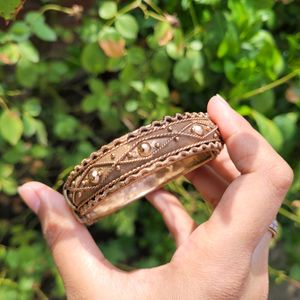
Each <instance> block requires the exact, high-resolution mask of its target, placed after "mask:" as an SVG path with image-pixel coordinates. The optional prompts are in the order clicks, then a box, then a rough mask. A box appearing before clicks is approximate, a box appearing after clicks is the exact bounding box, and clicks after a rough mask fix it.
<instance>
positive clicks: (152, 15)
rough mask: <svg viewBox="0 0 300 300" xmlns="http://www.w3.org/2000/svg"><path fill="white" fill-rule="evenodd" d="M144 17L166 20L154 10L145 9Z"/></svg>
mask: <svg viewBox="0 0 300 300" xmlns="http://www.w3.org/2000/svg"><path fill="white" fill-rule="evenodd" d="M144 13H145V12H144ZM145 17H151V18H152V19H155V20H158V21H161V22H166V19H165V17H163V16H160V15H158V14H156V13H155V12H152V11H147V12H146V13H145Z"/></svg>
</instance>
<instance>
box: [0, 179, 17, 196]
mask: <svg viewBox="0 0 300 300" xmlns="http://www.w3.org/2000/svg"><path fill="white" fill-rule="evenodd" d="M1 183H2V189H3V192H4V193H5V194H7V195H15V194H16V193H17V183H16V181H15V180H14V179H13V178H12V177H8V178H2V179H1Z"/></svg>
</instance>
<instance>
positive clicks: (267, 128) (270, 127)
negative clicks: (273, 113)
mask: <svg viewBox="0 0 300 300" xmlns="http://www.w3.org/2000/svg"><path fill="white" fill-rule="evenodd" d="M252 116H253V118H254V120H255V121H256V123H257V126H258V129H259V131H260V132H261V134H262V135H263V136H264V137H265V138H266V140H267V141H268V142H269V143H270V144H271V145H272V146H273V147H274V148H275V149H276V150H277V151H279V150H280V149H281V147H282V144H283V135H282V133H281V131H280V129H279V128H278V126H277V125H276V124H275V123H274V122H273V121H272V120H270V119H268V118H266V117H265V116H264V115H262V114H261V113H259V112H257V111H255V110H253V111H252Z"/></svg>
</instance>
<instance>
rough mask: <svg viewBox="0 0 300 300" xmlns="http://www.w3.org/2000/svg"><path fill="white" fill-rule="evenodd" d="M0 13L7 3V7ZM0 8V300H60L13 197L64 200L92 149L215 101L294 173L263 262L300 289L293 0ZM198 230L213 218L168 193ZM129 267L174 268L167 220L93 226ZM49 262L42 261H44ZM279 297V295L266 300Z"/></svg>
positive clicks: (132, 212)
mask: <svg viewBox="0 0 300 300" xmlns="http://www.w3.org/2000/svg"><path fill="white" fill-rule="evenodd" d="M2 2H3V1H2ZM21 2H22V1H21V0H11V1H5V3H1V4H0V14H1V15H2V16H3V17H4V18H5V19H10V18H13V20H11V21H10V22H7V21H6V22H5V21H4V18H3V20H2V21H1V22H2V23H0V28H1V31H0V155H1V160H0V207H1V210H0V242H1V244H0V266H1V268H0V298H1V299H32V298H38V299H47V298H51V299H62V298H64V290H63V286H62V282H61V280H60V278H59V276H58V274H57V271H56V269H55V267H54V265H53V262H52V259H51V257H50V255H49V254H48V250H47V247H46V245H45V243H44V241H43V239H42V236H41V233H40V228H39V225H38V222H37V219H36V218H35V217H34V216H33V215H32V214H31V213H30V212H29V210H28V209H27V208H26V207H25V206H24V204H23V203H22V202H21V200H20V198H19V197H18V195H17V191H16V188H17V186H18V185H20V184H22V183H24V182H26V181H29V180H40V181H42V182H44V183H46V184H49V185H50V186H54V187H55V188H57V189H59V188H60V187H61V184H62V182H63V179H64V177H65V176H66V174H67V173H68V172H69V170H70V168H72V166H73V165H74V164H76V163H78V162H79V161H81V159H82V158H84V157H86V156H87V155H88V154H89V153H90V152H92V151H93V150H95V149H97V148H98V147H99V146H100V145H102V144H104V143H106V142H109V141H111V140H112V139H113V138H114V137H117V136H119V135H120V134H122V133H125V132H127V131H128V130H132V129H134V128H136V127H138V126H140V125H142V124H144V123H148V122H150V121H151V120H154V119H160V118H161V117H162V116H164V115H166V114H174V113H176V112H180V111H203V110H205V107H206V103H207V100H208V99H209V98H210V97H211V96H212V95H213V94H215V93H220V94H222V95H223V96H224V97H225V98H226V99H228V100H229V102H230V103H231V105H233V107H234V108H235V109H236V110H238V111H239V112H240V113H241V114H243V115H245V116H246V117H248V118H249V120H250V121H251V122H252V123H253V124H254V125H255V126H257V128H258V129H259V131H260V132H261V133H262V134H263V135H264V136H265V137H266V138H267V139H268V140H269V142H270V143H271V144H272V145H273V147H274V148H275V149H276V150H277V151H278V152H279V153H280V154H281V155H283V156H284V158H285V159H286V160H287V161H288V162H289V163H290V164H291V165H292V167H293V168H294V170H295V181H294V184H293V186H292V188H291V190H290V192H289V194H288V195H287V198H286V200H285V202H284V205H283V207H282V208H281V211H280V215H279V221H280V224H281V234H280V235H279V238H278V240H277V241H276V242H275V244H276V245H275V246H276V248H274V249H273V251H272V253H271V267H270V271H271V275H272V280H273V281H272V285H274V283H275V282H277V283H278V284H282V283H283V282H287V283H288V285H289V291H290V294H286V296H285V297H292V295H291V294H294V295H296V293H297V291H296V288H297V287H300V283H299V281H300V234H299V223H300V200H298V199H300V198H299V196H300V193H299V191H300V163H299V156H300V154H299V153H300V152H299V151H300V143H299V135H300V131H299V116H300V78H299V70H300V55H299V54H300V51H299V50H300V32H299V27H300V22H299V15H300V6H299V5H298V3H297V1H292V0H290V1H289V0H282V1H272V0H266V1H259V0H241V1H235V0H229V1H221V0H181V1H163V0H161V1H150V0H148V1H146V0H144V1H141V0H137V1H47V0H34V1H27V2H25V4H24V7H23V8H22V9H21V10H20V12H19V13H18V15H17V17H16V18H14V13H13V11H14V9H15V8H16V7H17V6H18V5H20V4H21ZM168 188H169V189H171V190H172V191H173V192H174V193H177V194H178V195H179V197H180V198H181V200H182V201H183V202H184V204H185V206H186V208H187V210H188V211H189V212H190V213H191V214H192V215H193V217H194V218H195V219H196V220H197V221H198V222H202V221H204V220H205V219H206V218H207V217H208V215H209V211H208V209H207V207H206V206H205V204H204V203H203V202H202V201H201V199H200V196H199V195H198V194H197V193H195V191H194V190H193V189H192V187H191V186H190V185H189V183H187V182H186V181H184V180H183V179H178V180H177V181H176V182H174V183H171V184H169V185H168ZM91 232H92V234H93V235H94V237H95V239H96V241H97V242H98V243H99V246H100V248H101V249H102V250H103V251H104V253H105V255H106V256H107V257H108V258H109V259H110V260H111V261H113V262H114V263H116V264H117V265H119V266H120V267H122V268H124V269H130V268H132V267H140V266H143V267H147V266H149V267H150V266H155V265H158V264H160V263H163V262H165V261H167V260H168V259H170V257H171V255H172V253H173V251H174V244H173V241H172V239H171V237H170V236H169V234H168V233H167V231H166V229H165V226H164V224H163V222H162V220H161V217H160V216H159V215H158V214H157V213H156V211H155V210H154V209H153V208H152V207H151V206H150V205H149V204H148V203H147V202H146V201H138V202H136V203H134V204H132V205H130V206H129V207H127V208H126V209H124V210H122V211H120V212H119V213H117V214H115V215H113V216H110V217H108V218H106V219H105V220H103V221H101V222H99V223H97V224H96V225H94V226H93V227H91ZM45 253H47V254H45ZM272 297H274V298H273V299H275V298H276V295H275V294H274V295H273V296H272V294H271V299H272Z"/></svg>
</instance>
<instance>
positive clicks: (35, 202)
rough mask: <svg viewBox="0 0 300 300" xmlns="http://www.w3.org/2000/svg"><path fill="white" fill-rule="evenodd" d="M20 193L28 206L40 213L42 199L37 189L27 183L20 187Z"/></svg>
mask: <svg viewBox="0 0 300 300" xmlns="http://www.w3.org/2000/svg"><path fill="white" fill-rule="evenodd" d="M18 193H19V195H20V196H21V197H22V198H23V200H24V202H25V203H26V204H27V206H28V207H29V208H30V209H31V210H32V211H33V212H34V213H35V214H37V213H38V210H39V207H40V203H41V199H40V197H39V196H38V194H37V193H36V191H35V190H34V189H33V188H32V187H30V184H27V183H25V184H24V185H22V186H19V187H18Z"/></svg>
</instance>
